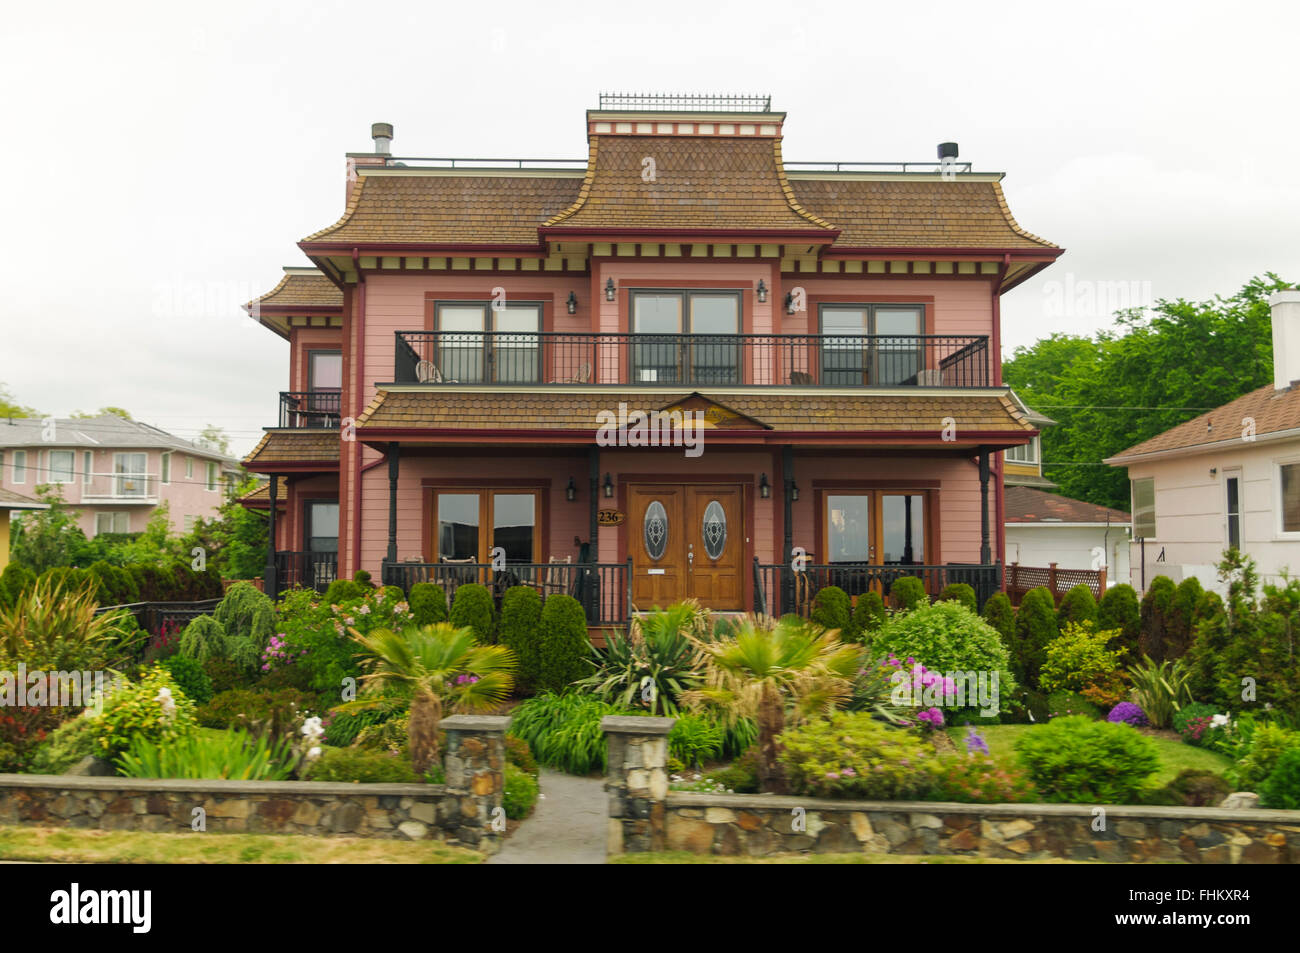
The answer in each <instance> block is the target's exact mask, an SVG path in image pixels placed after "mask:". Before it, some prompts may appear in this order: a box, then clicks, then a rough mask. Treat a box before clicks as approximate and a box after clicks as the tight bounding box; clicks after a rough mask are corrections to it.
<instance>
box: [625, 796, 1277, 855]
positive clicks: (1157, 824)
mask: <svg viewBox="0 0 1300 953" xmlns="http://www.w3.org/2000/svg"><path fill="white" fill-rule="evenodd" d="M1096 810H1098V809H1096V808H1093V807H1092V806H1088V805H1078V804H999V805H988V804H951V803H934V802H920V801H917V802H903V801H898V802H882V801H830V800H817V799H814V798H799V797H777V796H774V795H767V794H728V795H719V794H688V793H678V792H672V793H669V794H668V796H667V810H666V827H667V830H666V838H667V845H668V848H669V849H670V850H684V851H690V852H692V853H697V854H725V855H738V854H748V855H755V856H762V855H766V854H772V853H777V852H793V851H812V852H816V853H829V852H855V851H863V852H870V853H881V854H957V855H962V854H966V855H973V856H978V857H1000V858H1013V859H1018V860H1035V859H1043V858H1064V859H1069V860H1099V861H1116V862H1144V861H1162V862H1170V861H1172V862H1185V863H1193V864H1238V863H1267V864H1288V863H1300V811H1266V810H1257V809H1256V810H1225V809H1220V808H1189V807H1120V806H1116V807H1106V808H1104V809H1103V810H1104V812H1105V813H1104V815H1101V816H1099V815H1097V814H1096V813H1095V811H1096ZM1099 827H1100V828H1101V829H1098V828H1099ZM630 846H631V845H629V847H630ZM632 849H635V848H632Z"/></svg>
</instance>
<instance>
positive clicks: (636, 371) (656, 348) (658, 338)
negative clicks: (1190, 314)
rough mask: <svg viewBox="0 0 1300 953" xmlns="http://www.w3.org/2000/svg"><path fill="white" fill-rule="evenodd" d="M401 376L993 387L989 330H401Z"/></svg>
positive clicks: (513, 381) (424, 379)
mask: <svg viewBox="0 0 1300 953" xmlns="http://www.w3.org/2000/svg"><path fill="white" fill-rule="evenodd" d="M396 338H397V341H396V353H395V356H394V362H395V363H394V375H395V377H394V383H399V384H417V383H419V384H496V385H521V386H526V387H539V386H541V387H550V386H565V385H581V384H615V385H630V386H636V387H673V388H679V389H680V388H682V387H729V386H760V387H823V388H899V387H988V386H990V385H991V383H992V376H991V374H990V369H989V339H988V337H987V336H984V335H978V336H977V335H955V334H912V335H902V334H891V335H867V334H863V335H821V334H567V333H557V332H538V333H531V332H528V333H521V332H510V333H506V332H501V333H467V332H463V331H398V332H396Z"/></svg>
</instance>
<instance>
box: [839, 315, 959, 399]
mask: <svg viewBox="0 0 1300 953" xmlns="http://www.w3.org/2000/svg"><path fill="white" fill-rule="evenodd" d="M818 310H819V312H820V313H819V318H820V323H821V334H822V340H821V381H822V383H823V384H829V385H831V386H835V387H856V386H860V385H864V384H875V385H882V386H891V385H895V384H916V383H921V382H922V381H921V380H920V379H919V378H920V375H921V372H922V366H923V364H924V359H923V347H922V341H921V340H920V338H919V335H921V334H922V333H924V329H925V309H924V308H923V307H922V306H920V305H897V304H823V305H821V306H820V307H819V309H818ZM931 370H933V371H935V372H936V373H939V372H940V369H938V368H935V369H931Z"/></svg>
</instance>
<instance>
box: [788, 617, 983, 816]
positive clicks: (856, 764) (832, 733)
mask: <svg viewBox="0 0 1300 953" xmlns="http://www.w3.org/2000/svg"><path fill="white" fill-rule="evenodd" d="M958 608H960V606H959V607H958ZM963 611H964V610H963ZM781 745H782V750H781V754H780V762H781V764H782V766H783V767H784V769H785V776H786V780H787V782H788V783H789V786H790V791H791V793H793V794H796V795H809V796H812V797H838V798H863V799H869V800H892V799H909V798H923V797H925V796H927V795H928V794H929V793H930V791H931V789H932V788H933V785H934V779H935V775H934V771H933V768H932V766H933V763H934V761H935V758H934V755H933V751H934V749H933V748H931V747H930V746H929V745H928V744H926V743H925V742H924V741H922V740H921V739H920V738H918V737H917V736H916V735H915V734H913V733H911V732H908V731H904V730H901V729H898V728H890V727H887V726H886V725H884V724H882V723H881V722H879V721H876V720H874V719H873V718H872V717H871V716H870V715H868V714H865V713H854V712H836V713H834V714H832V715H830V717H829V718H825V719H815V720H813V721H809V722H805V723H804V724H802V725H799V726H798V727H795V728H789V729H787V730H786V731H784V732H783V733H782V734H781Z"/></svg>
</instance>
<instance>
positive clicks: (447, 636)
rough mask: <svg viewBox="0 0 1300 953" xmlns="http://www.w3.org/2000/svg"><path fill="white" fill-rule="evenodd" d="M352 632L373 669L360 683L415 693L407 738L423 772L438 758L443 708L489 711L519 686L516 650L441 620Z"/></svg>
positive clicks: (417, 767) (418, 769)
mask: <svg viewBox="0 0 1300 953" xmlns="http://www.w3.org/2000/svg"><path fill="white" fill-rule="evenodd" d="M349 631H350V632H351V633H352V637H353V638H354V639H355V640H356V641H357V642H358V643H359V644H360V645H361V647H362V650H363V651H362V652H361V653H360V654H361V655H362V661H363V664H367V665H368V666H369V668H370V671H369V672H367V673H366V674H365V675H363V676H361V680H362V682H364V683H366V684H367V685H374V686H376V687H380V688H383V687H392V688H396V689H398V690H401V691H409V692H410V693H411V718H410V727H409V729H408V731H407V737H408V739H409V741H410V750H411V763H412V766H413V767H414V768H415V771H416V773H417V774H424V773H425V772H426V771H428V770H429V768H430V766H431V765H433V763H434V762H435V761H436V760H437V757H438V722H439V721H441V720H442V713H443V710H444V709H445V708H450V709H451V710H452V711H454V712H481V711H491V710H492V709H494V708H496V707H497V706H498V705H500V704H501V703H502V702H503V701H505V699H506V697H507V696H508V695H509V694H510V690H511V688H513V687H514V684H515V677H514V673H515V655H514V653H513V652H512V651H511V650H510V649H508V648H506V647H505V646H504V645H479V644H478V643H477V642H476V641H475V639H474V630H473V629H471V628H469V627H466V628H462V629H458V628H456V627H455V626H453V625H451V624H450V623H447V622H437V623H434V624H433V625H426V626H419V627H412V628H410V629H407V630H406V631H404V632H400V633H398V632H392V631H390V630H388V629H376V630H375V631H374V632H371V633H370V634H369V635H362V634H361V633H360V632H358V631H357V630H356V629H350V630H349Z"/></svg>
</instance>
